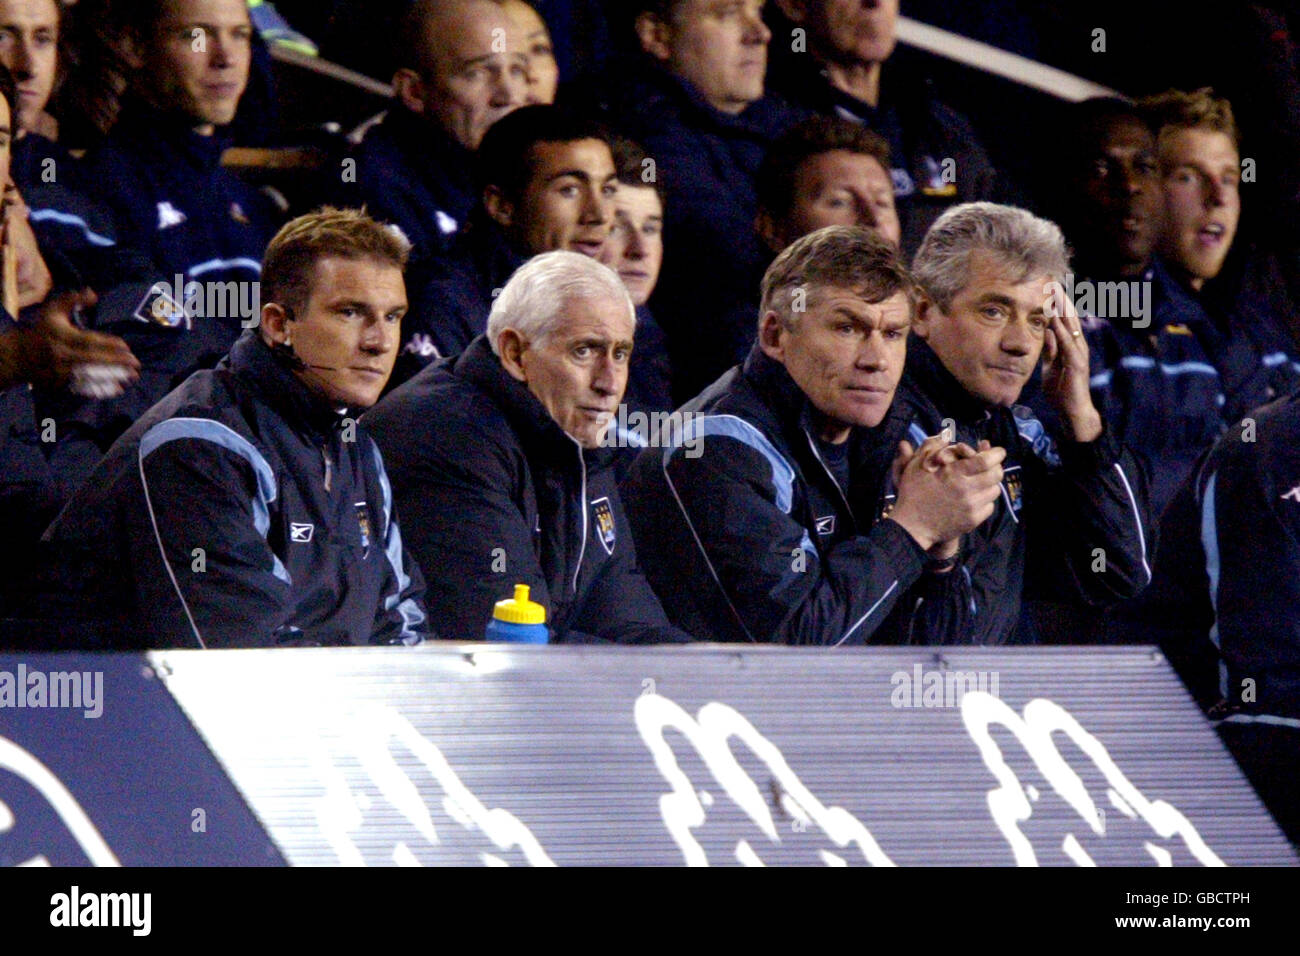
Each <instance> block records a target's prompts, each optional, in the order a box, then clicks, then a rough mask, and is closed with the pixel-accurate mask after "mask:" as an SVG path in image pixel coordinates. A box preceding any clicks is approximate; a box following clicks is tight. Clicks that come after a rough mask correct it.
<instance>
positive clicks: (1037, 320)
mask: <svg viewBox="0 0 1300 956" xmlns="http://www.w3.org/2000/svg"><path fill="white" fill-rule="evenodd" d="M1047 326H1048V322H1047V317H1046V316H1043V315H1031V316H1030V317H1029V327H1030V328H1031V329H1033V330H1034V331H1035V332H1042V331H1045V330H1046V329H1047Z"/></svg>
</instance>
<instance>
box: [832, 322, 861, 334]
mask: <svg viewBox="0 0 1300 956" xmlns="http://www.w3.org/2000/svg"><path fill="white" fill-rule="evenodd" d="M857 330H858V327H857V326H856V325H854V324H853V323H852V322H840V323H839V324H837V325H836V326H835V331H836V332H838V333H839V334H840V335H852V334H853V333H854V332H856V331H857Z"/></svg>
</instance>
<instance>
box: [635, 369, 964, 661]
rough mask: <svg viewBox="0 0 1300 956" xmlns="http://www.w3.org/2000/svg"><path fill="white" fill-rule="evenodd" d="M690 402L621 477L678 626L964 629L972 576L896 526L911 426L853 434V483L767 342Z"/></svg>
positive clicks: (758, 630)
mask: <svg viewBox="0 0 1300 956" xmlns="http://www.w3.org/2000/svg"><path fill="white" fill-rule="evenodd" d="M681 412H682V413H683V415H684V416H685V417H684V418H683V419H682V421H681V422H680V423H679V427H678V429H677V431H676V432H675V433H674V432H673V431H669V432H668V433H667V434H661V435H660V436H659V437H658V439H657V440H656V441H655V442H654V443H652V446H651V447H650V448H647V449H646V450H644V451H642V452H641V454H640V455H639V456H638V457H637V459H636V461H635V463H634V464H633V466H632V470H631V474H630V475H629V476H628V477H627V479H626V480H625V481H624V483H623V495H624V501H625V502H626V506H627V509H628V514H629V516H630V518H631V520H632V530H633V533H634V534H635V535H636V539H637V548H638V550H639V551H640V552H641V554H642V555H643V557H644V560H645V568H646V574H647V576H648V577H649V578H650V581H651V583H652V584H653V585H654V587H655V589H656V591H658V593H659V594H660V595H662V596H663V597H664V598H665V599H666V601H667V603H666V605H665V606H666V608H667V609H668V612H669V614H670V616H671V617H672V619H673V622H674V623H675V624H677V625H678V626H679V627H681V628H683V629H684V630H687V631H690V632H691V633H692V634H695V635H696V636H697V637H699V638H700V639H702V640H710V641H752V642H757V643H775V644H797V645H831V646H834V645H840V644H865V643H906V642H909V641H916V642H919V643H929V642H931V641H934V642H938V641H940V640H942V639H943V635H946V634H951V635H954V636H955V635H961V634H964V633H966V631H967V630H968V627H967V625H966V624H965V623H964V621H965V618H966V616H967V615H968V614H969V613H970V602H971V591H970V580H969V578H967V577H966V576H965V575H963V574H961V573H958V572H954V573H933V572H932V571H928V570H927V562H926V559H927V555H926V554H925V552H924V551H922V550H921V548H920V546H919V545H918V544H917V543H916V542H915V541H914V540H913V538H912V537H911V535H909V534H908V533H907V532H906V531H904V530H903V528H902V527H901V526H900V525H898V524H896V523H895V522H893V521H889V520H885V519H886V518H887V512H888V510H889V507H890V504H891V502H892V495H893V487H892V484H891V483H890V478H889V474H890V465H891V463H892V461H893V457H894V454H895V452H896V450H897V447H898V441H899V440H900V439H901V438H903V437H905V435H906V421H905V420H903V419H899V418H897V417H895V416H892V415H891V416H890V417H888V418H886V420H885V421H884V422H882V423H881V424H880V425H879V426H877V427H876V428H874V429H865V428H858V429H854V430H853V433H852V435H851V437H850V439H849V441H850V447H849V449H848V455H849V459H848V461H849V485H848V487H843V486H842V485H841V484H840V483H839V482H838V481H837V480H836V479H835V477H834V476H833V475H832V473H831V471H830V470H829V469H828V468H827V466H826V464H825V463H824V459H823V457H822V454H821V452H820V451H819V448H818V445H817V441H816V438H815V430H814V427H813V424H812V421H811V409H810V407H809V403H808V401H807V399H806V398H805V397H804V395H803V393H802V392H800V390H799V388H798V386H797V385H796V384H795V383H794V381H793V379H791V378H790V376H789V374H788V373H787V372H786V371H785V368H784V367H783V366H782V365H780V364H779V363H777V362H774V361H773V360H772V359H770V358H768V357H767V356H766V355H764V354H763V353H762V352H761V351H760V350H759V349H758V348H757V347H755V348H754V349H753V350H752V352H751V353H750V356H749V358H748V359H747V360H746V362H745V364H744V366H743V367H737V368H735V369H732V370H731V371H729V372H728V373H726V375H724V376H723V377H722V378H720V379H719V380H718V381H717V382H715V383H714V384H713V385H712V386H711V387H709V388H708V389H706V390H705V391H704V392H703V393H702V394H700V395H699V396H698V397H697V398H696V399H695V400H694V401H692V402H690V403H688V404H687V405H686V406H684V407H683V408H682V409H681ZM680 426H685V428H686V430H684V431H683V430H681V427H680Z"/></svg>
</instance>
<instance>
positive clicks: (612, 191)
mask: <svg viewBox="0 0 1300 956" xmlns="http://www.w3.org/2000/svg"><path fill="white" fill-rule="evenodd" d="M600 192H601V195H603V196H605V197H607V198H611V199H612V198H613V197H614V196H617V195H618V184H617V183H606V184H605V185H604V186H603V187H601V190H600Z"/></svg>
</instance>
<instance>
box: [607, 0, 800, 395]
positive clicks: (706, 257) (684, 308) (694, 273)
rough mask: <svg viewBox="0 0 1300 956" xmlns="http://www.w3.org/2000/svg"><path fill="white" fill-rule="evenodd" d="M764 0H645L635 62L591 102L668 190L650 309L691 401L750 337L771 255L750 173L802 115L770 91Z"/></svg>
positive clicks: (676, 380) (678, 389)
mask: <svg viewBox="0 0 1300 956" xmlns="http://www.w3.org/2000/svg"><path fill="white" fill-rule="evenodd" d="M761 7H762V4H761V3H759V2H758V0H739V2H735V3H726V4H722V3H716V2H713V0H644V2H640V3H638V4H636V8H637V9H638V11H639V13H638V16H637V17H636V21H635V25H636V32H637V37H638V41H639V44H640V49H641V53H640V55H639V56H638V57H637V58H636V59H635V60H634V61H633V62H632V63H631V64H630V65H629V67H628V68H626V69H622V68H621V69H620V70H619V71H618V72H617V73H615V74H611V75H610V76H609V77H607V78H606V79H605V81H604V82H603V83H602V87H601V89H600V90H599V91H598V95H597V96H596V97H594V98H595V99H596V100H597V101H598V104H599V108H601V109H602V110H603V111H604V115H605V121H606V122H607V123H608V124H609V125H610V126H611V127H613V128H614V129H616V130H618V131H619V132H620V133H623V134H624V135H626V136H628V137H630V138H631V139H633V140H635V141H636V142H637V143H639V144H640V145H641V146H642V147H644V148H645V150H646V152H647V153H648V154H649V155H650V156H653V157H654V159H655V163H656V165H657V168H659V169H662V170H664V182H665V186H666V188H667V192H668V195H667V200H666V203H665V220H664V249H665V254H664V265H663V273H662V275H661V277H660V280H659V284H658V286H657V287H656V288H655V293H654V296H653V297H652V299H651V301H650V306H651V308H652V309H653V310H654V314H655V317H656V318H657V319H658V320H659V322H660V325H661V326H662V327H663V330H664V333H665V334H666V335H667V337H668V347H669V351H670V354H671V356H672V362H673V391H674V394H675V396H676V397H677V399H678V401H679V402H680V401H685V400H686V399H688V398H690V397H692V396H694V395H695V394H696V393H697V392H698V391H699V390H700V389H702V388H703V387H704V386H706V385H708V384H709V383H710V382H712V381H713V380H714V379H715V378H717V376H718V375H720V374H722V372H724V371H726V370H727V369H728V368H730V367H731V366H732V365H734V364H736V363H737V362H739V361H742V360H743V359H744V357H745V355H746V354H747V353H748V352H749V347H750V346H751V345H752V344H753V342H754V329H755V327H756V319H757V317H756V316H755V315H753V314H752V313H748V312H743V311H742V312H740V313H737V311H736V306H737V304H739V303H747V302H749V301H750V299H751V298H752V296H753V286H754V283H755V281H756V280H757V278H758V277H759V276H761V275H762V272H763V266H764V265H765V263H766V261H767V256H768V254H767V252H766V251H765V249H764V247H763V244H762V242H761V241H760V239H759V237H758V234H757V232H756V231H755V229H754V217H755V215H756V213H757V211H758V209H757V203H756V199H755V195H754V177H755V176H756V175H757V173H758V168H759V164H760V163H761V162H762V161H763V155H764V153H765V152H766V150H767V147H768V145H769V144H770V143H771V142H772V140H774V139H775V138H776V137H777V136H778V135H779V134H780V133H781V132H783V131H784V130H785V129H786V128H787V127H789V126H790V125H792V124H793V123H794V121H795V120H796V119H798V114H796V113H795V112H794V111H792V110H791V109H790V108H789V107H788V106H787V105H786V104H785V103H784V102H782V101H780V100H778V99H776V98H774V97H772V96H768V95H765V93H764V87H763V77H764V71H765V69H766V65H767V44H768V41H769V40H770V39H771V34H770V33H769V32H768V30H767V27H766V26H764V25H763V19H762V16H761V9H760V8H761Z"/></svg>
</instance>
